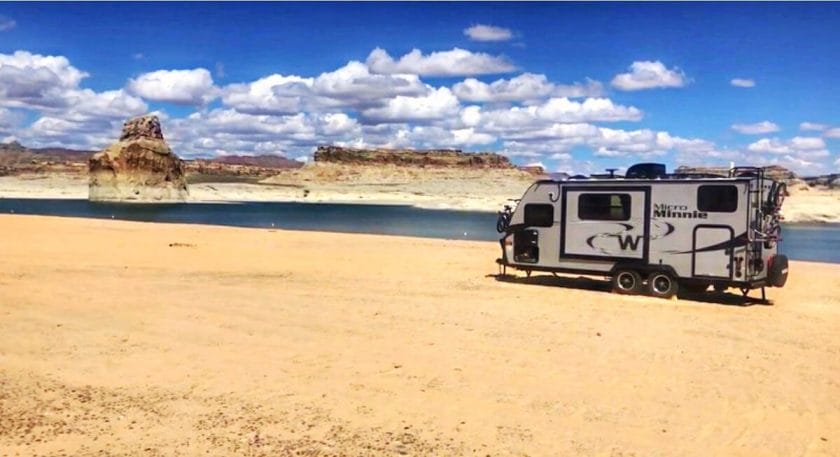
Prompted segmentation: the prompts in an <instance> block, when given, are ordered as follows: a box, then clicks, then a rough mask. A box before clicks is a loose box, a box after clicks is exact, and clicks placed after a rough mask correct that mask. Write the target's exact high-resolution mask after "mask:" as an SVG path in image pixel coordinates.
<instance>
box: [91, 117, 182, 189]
mask: <svg viewBox="0 0 840 457" xmlns="http://www.w3.org/2000/svg"><path fill="white" fill-rule="evenodd" d="M88 170H89V173H90V183H89V194H88V195H89V199H90V200H97V201H142V202H173V201H184V200H185V199H186V197H187V182H186V179H185V177H184V163H183V161H182V160H181V159H179V158H178V156H176V155H175V153H173V152H172V149H170V148H169V145H168V144H166V140H164V139H163V133H162V132H161V128H160V120H158V118H157V116H143V117H138V118H135V119H131V120H129V121H127V122H126V123H125V124H124V125H123V130H122V135H120V140H119V141H118V142H116V143H114V144H112V145H111V146H108V147H107V148H106V149H105V150H103V151H100V152H97V153H96V154H94V155H93V157H91V158H90V160H89V161H88Z"/></svg>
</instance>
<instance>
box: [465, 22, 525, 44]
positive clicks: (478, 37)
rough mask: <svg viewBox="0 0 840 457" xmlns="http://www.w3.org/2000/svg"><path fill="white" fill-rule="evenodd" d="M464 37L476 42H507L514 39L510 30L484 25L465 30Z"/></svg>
mask: <svg viewBox="0 0 840 457" xmlns="http://www.w3.org/2000/svg"><path fill="white" fill-rule="evenodd" d="M464 35H466V36H468V37H469V38H470V39H471V40H474V41H507V40H510V39H511V38H513V32H511V31H510V29H506V28H504V27H496V26H492V25H484V24H478V25H474V26H472V27H469V28H466V29H464Z"/></svg>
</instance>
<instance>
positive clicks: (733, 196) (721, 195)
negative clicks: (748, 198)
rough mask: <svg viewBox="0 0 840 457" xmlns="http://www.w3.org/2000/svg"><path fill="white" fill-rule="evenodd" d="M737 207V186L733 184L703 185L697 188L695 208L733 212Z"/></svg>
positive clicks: (712, 211)
mask: <svg viewBox="0 0 840 457" xmlns="http://www.w3.org/2000/svg"><path fill="white" fill-rule="evenodd" d="M736 209H738V188H737V187H735V186H733V185H705V186H700V187H698V188H697V210H698V211H705V212H709V213H734V212H735V210H736Z"/></svg>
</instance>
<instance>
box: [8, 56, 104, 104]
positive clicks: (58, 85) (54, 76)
mask: <svg viewBox="0 0 840 457" xmlns="http://www.w3.org/2000/svg"><path fill="white" fill-rule="evenodd" d="M87 76H88V74H87V73H85V72H83V71H81V70H79V69H77V68H76V67H74V66H72V65H70V61H68V60H67V58H66V57H64V56H44V55H40V54H32V53H30V52H27V51H16V52H15V53H14V54H0V103H2V104H3V105H5V106H10V107H16V108H32V109H39V108H59V107H62V106H65V105H66V98H65V93H66V92H67V91H68V90H71V89H75V88H76V87H78V86H79V83H80V82H81V81H82V79H84V78H85V77H87Z"/></svg>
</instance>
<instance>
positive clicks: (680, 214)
mask: <svg viewBox="0 0 840 457" xmlns="http://www.w3.org/2000/svg"><path fill="white" fill-rule="evenodd" d="M609 171H610V173H609V174H606V175H600V176H599V177H597V178H595V177H574V178H571V179H567V180H541V181H537V182H535V183H534V184H532V185H531V186H530V187H529V188H528V190H526V191H525V194H524V195H523V196H522V198H521V199H520V200H519V201H518V203H517V205H516V208H515V210H512V209H511V208H510V207H506V210H505V211H504V212H500V213H499V221H498V224H497V227H496V228H497V230H498V231H499V232H501V233H502V237H501V239H500V243H501V248H502V257H501V258H499V259H497V263H499V265H501V269H502V271H503V273H504V272H506V269H507V268H508V267H510V268H515V269H518V270H523V271H525V272H526V274H528V275H529V276H530V274H531V272H533V271H544V272H553V273H574V274H585V275H600V276H606V277H609V278H611V281H612V289H613V291H614V292H617V293H620V294H640V293H645V294H648V295H652V296H656V297H662V298H667V297H671V296H673V295H675V294H676V293H677V292H678V291H679V290H680V289H682V290H687V291H692V292H700V291H705V290H707V289H708V288H709V287H714V288H715V289H716V290H725V289H726V288H729V287H737V288H740V290H741V292H742V293H743V294H744V296H746V295H747V294H748V293H749V291H750V290H752V289H756V288H761V293H762V299H764V298H765V295H764V288H765V287H782V286H784V284H785V281H786V280H787V274H788V260H787V257H786V256H784V255H782V254H780V253H779V242H780V241H781V228H780V225H779V220H780V216H779V210H780V208H781V205H782V202H783V201H784V197H785V194H786V189H785V185H784V184H783V183H781V182H776V181H773V180H771V179H769V178H768V177H766V176H765V175H764V171H763V170H762V169H761V168H755V167H733V168H732V169H731V170H730V171H729V175H728V176H717V175H704V174H668V173H666V170H665V166H664V165H662V164H637V165H634V166H632V167H630V168H629V169H628V170H627V173H626V175H625V176H623V177H621V176H615V175H614V170H609Z"/></svg>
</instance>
